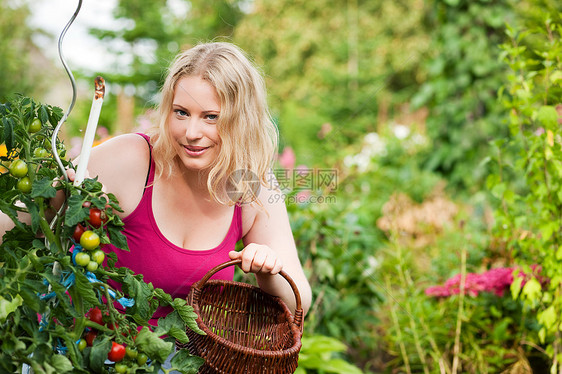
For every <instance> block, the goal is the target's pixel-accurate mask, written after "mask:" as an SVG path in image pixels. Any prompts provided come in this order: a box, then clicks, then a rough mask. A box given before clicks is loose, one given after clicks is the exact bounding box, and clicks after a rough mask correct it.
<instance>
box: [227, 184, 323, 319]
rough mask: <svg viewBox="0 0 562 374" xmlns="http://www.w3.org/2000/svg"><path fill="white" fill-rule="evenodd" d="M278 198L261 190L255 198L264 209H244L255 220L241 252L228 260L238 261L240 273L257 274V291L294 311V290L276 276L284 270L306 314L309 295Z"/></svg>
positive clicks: (287, 222) (271, 190)
mask: <svg viewBox="0 0 562 374" xmlns="http://www.w3.org/2000/svg"><path fill="white" fill-rule="evenodd" d="M278 194H281V192H280V191H277V190H273V189H269V188H262V189H261V191H260V194H259V197H258V198H259V199H260V201H261V203H262V204H263V209H260V208H259V207H253V206H251V207H250V206H248V207H244V208H243V209H252V210H254V212H252V213H255V218H254V219H253V223H252V225H251V227H250V229H249V230H248V232H247V233H246V235H245V236H244V238H243V241H244V245H245V248H244V249H243V250H242V251H241V252H231V258H233V259H235V258H241V259H242V264H241V265H240V267H241V268H242V270H244V271H245V272H252V273H256V278H257V281H258V284H259V286H260V288H261V289H262V290H263V291H265V292H267V293H269V294H272V295H276V296H279V297H281V298H282V299H283V301H284V302H285V303H286V304H287V305H288V306H289V308H290V309H291V310H292V311H294V310H295V309H296V302H295V296H294V293H293V290H292V289H291V287H290V286H289V284H288V283H287V281H286V280H285V279H284V278H283V277H281V276H278V275H276V274H277V273H278V272H279V270H281V269H283V270H284V271H285V272H286V273H287V274H289V276H290V277H291V278H292V279H293V280H294V281H295V283H296V285H297V287H298V289H299V293H300V296H301V301H302V307H303V312H304V314H306V312H307V311H308V309H309V308H310V304H311V302H312V292H311V289H310V284H309V283H308V280H307V279H306V276H305V274H304V271H303V268H302V265H301V263H300V260H299V257H298V253H297V248H296V245H295V241H294V238H293V233H292V231H291V226H290V224H289V217H288V214H287V209H286V207H285V203H284V199H280V198H279V196H278Z"/></svg>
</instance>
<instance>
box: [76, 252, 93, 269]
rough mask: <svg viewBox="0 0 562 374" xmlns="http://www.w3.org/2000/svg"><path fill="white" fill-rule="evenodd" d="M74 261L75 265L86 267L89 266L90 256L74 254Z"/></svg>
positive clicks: (83, 253) (84, 253)
mask: <svg viewBox="0 0 562 374" xmlns="http://www.w3.org/2000/svg"><path fill="white" fill-rule="evenodd" d="M74 260H75V261H76V264H77V265H80V266H88V265H89V264H90V255H89V254H87V253H86V252H80V253H77V254H76V257H75V258H74Z"/></svg>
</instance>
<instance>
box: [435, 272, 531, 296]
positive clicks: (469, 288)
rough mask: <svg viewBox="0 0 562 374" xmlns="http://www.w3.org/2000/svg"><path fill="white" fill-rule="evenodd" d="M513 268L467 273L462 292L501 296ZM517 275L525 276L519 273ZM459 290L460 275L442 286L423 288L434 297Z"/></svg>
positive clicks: (474, 294) (458, 291)
mask: <svg viewBox="0 0 562 374" xmlns="http://www.w3.org/2000/svg"><path fill="white" fill-rule="evenodd" d="M513 271H514V268H509V267H507V268H495V269H490V270H488V271H486V272H484V273H481V274H477V273H468V274H466V277H465V281H464V292H465V293H467V294H469V295H470V296H478V294H479V293H480V292H491V293H494V294H496V295H497V296H503V293H504V291H505V290H506V289H508V288H509V286H510V285H511V283H512V282H513ZM519 276H523V277H524V276H525V274H522V273H521V274H520V275H519ZM460 292H461V275H460V274H457V275H455V276H454V277H452V278H450V279H448V280H447V281H446V282H445V284H444V285H442V286H433V287H429V288H427V289H426V290H425V294H426V295H428V296H434V297H447V296H451V295H458V294H460Z"/></svg>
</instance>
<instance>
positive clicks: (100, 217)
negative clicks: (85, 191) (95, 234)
mask: <svg viewBox="0 0 562 374" xmlns="http://www.w3.org/2000/svg"><path fill="white" fill-rule="evenodd" d="M106 221H107V215H106V214H105V211H103V210H100V209H98V208H90V219H89V220H88V222H90V224H91V225H92V226H94V227H95V228H98V227H100V226H101V225H102V223H105V222H106Z"/></svg>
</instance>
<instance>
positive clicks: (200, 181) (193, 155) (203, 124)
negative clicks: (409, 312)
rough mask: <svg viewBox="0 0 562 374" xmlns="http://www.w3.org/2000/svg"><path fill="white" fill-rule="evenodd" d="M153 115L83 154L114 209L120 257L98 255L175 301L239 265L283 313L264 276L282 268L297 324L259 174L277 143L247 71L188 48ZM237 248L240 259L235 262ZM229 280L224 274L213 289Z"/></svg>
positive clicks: (305, 298) (267, 182)
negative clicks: (145, 124)
mask: <svg viewBox="0 0 562 374" xmlns="http://www.w3.org/2000/svg"><path fill="white" fill-rule="evenodd" d="M159 116H160V120H159V125H158V127H157V128H155V129H153V130H152V131H151V132H150V133H149V134H148V135H140V134H127V135H122V136H118V137H115V138H112V139H110V140H108V141H106V142H104V143H103V144H101V145H99V146H98V147H96V148H94V149H93V150H92V155H91V159H90V162H89V165H88V171H89V174H90V176H98V177H99V180H100V182H102V184H103V185H104V186H105V189H106V190H107V191H111V192H112V193H113V194H115V196H116V197H117V199H118V200H119V203H120V206H121V207H122V209H123V212H121V213H120V216H121V218H123V221H124V223H125V230H124V234H125V235H126V236H127V240H128V244H129V247H130V252H126V251H122V250H119V249H116V248H111V247H110V248H109V250H114V251H115V252H116V254H117V257H118V263H117V264H116V265H117V266H126V267H129V268H130V269H132V270H133V271H135V272H136V273H140V274H143V275H144V280H145V281H146V282H152V283H153V285H154V286H155V287H159V288H162V289H163V290H164V291H166V292H168V293H169V294H171V295H172V297H182V298H185V297H186V296H187V294H188V292H189V288H190V286H191V284H192V283H193V282H195V281H197V280H199V279H201V278H202V277H203V275H204V274H206V273H207V271H208V270H209V269H211V268H212V267H214V266H215V265H218V264H220V263H223V262H225V261H228V260H229V259H241V260H242V263H241V265H240V267H241V268H242V270H243V271H245V272H252V273H255V274H256V278H257V282H258V284H259V287H260V288H261V289H262V290H264V291H265V292H267V293H270V294H273V295H277V296H280V297H281V298H282V299H283V300H284V301H285V302H286V303H287V305H288V306H289V307H290V308H291V309H292V310H294V309H295V299H294V294H293V291H292V289H291V288H290V287H289V285H288V284H287V282H286V281H285V280H284V279H283V278H282V277H279V276H275V274H277V273H278V272H279V271H280V270H281V269H283V270H284V271H286V272H287V273H288V274H289V275H290V276H291V277H292V278H293V279H294V281H295V282H296V284H297V286H298V288H299V291H300V294H301V298H302V304H303V309H304V312H305V313H306V311H307V310H308V308H309V306H310V303H311V291H310V286H309V284H308V281H307V279H306V277H305V275H304V273H303V270H302V266H301V264H300V262H299V258H298V255H297V250H296V247H295V243H294V240H293V236H292V232H291V228H290V225H289V220H288V216H287V211H286V208H285V206H284V204H283V199H279V198H274V197H275V194H278V193H280V192H279V191H278V190H276V189H275V186H272V184H273V183H272V180H274V178H272V176H271V170H270V168H271V165H272V160H273V157H274V155H275V151H276V145H277V138H276V136H277V133H276V130H275V126H274V125H273V123H272V121H271V119H270V116H269V113H268V109H267V104H266V92H265V85H264V82H263V78H262V77H261V75H260V74H259V73H258V71H257V70H256V68H255V67H254V66H253V65H252V64H251V63H250V62H249V61H248V59H247V58H246V57H245V56H244V54H243V53H242V51H241V50H239V49H238V48H237V47H235V46H234V45H232V44H229V43H209V44H201V45H198V46H196V47H194V48H192V49H189V50H188V51H186V52H184V53H182V54H180V55H179V56H178V57H177V58H176V60H175V61H174V62H173V63H172V65H171V67H170V70H169V73H168V76H167V78H166V81H165V83H164V86H163V88H162V97H161V103H160V107H159ZM250 176H255V177H256V178H257V179H255V180H252V179H251V178H249V177H250ZM241 177H242V178H241ZM239 239H242V240H243V244H244V248H243V249H242V250H241V251H239V252H236V251H235V250H234V249H235V244H236V242H237V241H238V240H239ZM105 248H108V247H107V246H106V247H105ZM233 273H234V268H233V267H230V268H227V269H224V270H223V271H221V272H219V273H217V274H216V276H215V278H220V279H232V277H233ZM167 312H168V310H165V309H160V310H158V311H157V313H156V315H155V317H161V316H164V315H166V313H167ZM151 322H155V321H151Z"/></svg>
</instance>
